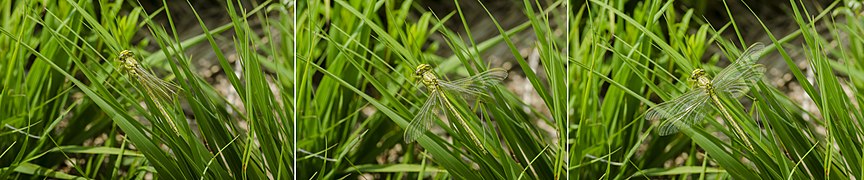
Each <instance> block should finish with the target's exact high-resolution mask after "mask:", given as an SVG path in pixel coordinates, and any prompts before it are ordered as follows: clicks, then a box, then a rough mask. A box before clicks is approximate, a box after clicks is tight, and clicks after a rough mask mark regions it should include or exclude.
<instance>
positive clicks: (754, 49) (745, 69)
mask: <svg viewBox="0 0 864 180" xmlns="http://www.w3.org/2000/svg"><path fill="white" fill-rule="evenodd" d="M764 48H765V46H764V45H762V44H761V43H756V44H753V45H752V46H750V47H749V48H747V50H746V51H744V53H742V54H741V56H740V57H739V58H738V60H736V61H735V63H733V64H731V65H729V66H728V67H726V68H724V69H723V70H722V71H720V73H718V74H717V77H715V78H714V80H712V82H711V84H713V85H714V89H715V91H718V92H726V93H730V94H731V96H732V97H733V98H739V97H741V96H743V95H744V94H746V93H747V91H749V90H750V86H749V84H750V83H753V82H755V81H757V80H759V79H760V78H762V76H763V75H764V74H765V67H764V66H762V65H760V64H756V61H758V60H759V57H760V56H761V54H762V50H763V49H764Z"/></svg>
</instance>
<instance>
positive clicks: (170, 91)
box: [117, 50, 179, 132]
mask: <svg viewBox="0 0 864 180" xmlns="http://www.w3.org/2000/svg"><path fill="white" fill-rule="evenodd" d="M117 60H118V61H120V63H122V64H121V68H122V70H123V71H124V72H126V74H127V75H128V76H129V81H130V82H138V84H140V85H141V86H140V87H141V88H143V91H144V92H145V93H146V94H147V95H148V96H150V97H151V98H153V102H154V103H155V105H156V106H157V107H156V108H158V110H159V112H161V113H162V115H164V117H165V118H168V120H169V121H171V122H170V123H171V127H172V128H173V129H174V131H175V132H177V131H178V130H177V127H176V126H175V125H174V122H173V120H171V116H169V115H168V113H167V112H166V111H165V109H164V107H163V106H165V104H164V103H166V102H167V103H168V104H170V102H171V101H172V100H173V96H175V94H176V90H177V89H179V88H178V87H177V85H174V84H172V83H170V82H167V81H165V80H162V79H160V78H158V77H156V76H154V75H153V74H151V73H150V71H147V70H145V69H144V68H142V67H141V64H140V63H138V60H136V59H135V54H134V53H132V51H129V50H123V51H122V52H120V56H119V57H118V59H117Z"/></svg>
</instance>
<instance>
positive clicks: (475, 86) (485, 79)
mask: <svg viewBox="0 0 864 180" xmlns="http://www.w3.org/2000/svg"><path fill="white" fill-rule="evenodd" d="M505 78H507V71H506V70H504V69H500V68H494V69H490V70H488V71H485V72H482V73H480V74H476V75H474V76H471V77H467V78H464V79H459V80H455V81H451V82H443V81H442V82H439V84H440V85H441V86H442V87H444V88H445V89H447V90H450V91H455V92H457V93H459V94H462V95H464V96H470V97H485V95H486V93H485V90H486V87H487V86H492V85H495V84H498V83H500V82H501V81H503V80H504V79H505Z"/></svg>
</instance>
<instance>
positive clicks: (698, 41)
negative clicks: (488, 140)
mask: <svg viewBox="0 0 864 180" xmlns="http://www.w3.org/2000/svg"><path fill="white" fill-rule="evenodd" d="M839 2H840V1H838V2H835V3H832V4H830V5H827V8H825V9H818V11H813V9H807V10H808V11H805V10H804V9H802V8H801V6H802V5H800V4H798V3H799V1H790V2H789V4H791V5H788V4H787V5H783V6H788V9H790V10H791V11H789V14H788V16H789V17H791V19H793V20H794V21H795V23H796V24H797V25H798V29H797V30H795V31H793V32H792V33H789V34H774V33H773V32H777V29H775V27H769V26H767V25H764V24H761V25H762V26H761V27H757V28H754V27H742V25H739V24H737V22H738V21H740V20H742V19H755V20H757V21H759V22H761V21H764V20H765V17H759V16H755V18H754V16H752V15H751V16H748V17H737V16H732V13H731V12H729V11H725V12H728V13H727V14H725V15H726V16H728V18H729V19H731V20H732V21H731V22H730V23H729V24H721V25H717V24H714V25H713V26H711V25H708V24H705V23H704V21H703V20H701V18H696V17H700V16H701V15H699V14H697V13H694V12H696V11H692V10H685V11H683V12H681V11H680V10H679V9H677V7H676V5H674V4H673V3H672V2H666V1H645V2H643V3H640V4H639V5H637V6H636V7H634V8H630V9H628V8H624V6H623V4H612V3H604V2H600V1H586V2H584V3H581V4H579V5H576V6H574V7H573V9H574V11H573V13H572V14H570V16H571V19H573V21H571V22H572V23H573V24H571V27H573V28H572V29H571V30H572V32H570V33H571V34H573V37H575V38H574V39H577V41H571V43H572V44H571V52H572V53H571V56H570V57H571V59H570V62H571V63H570V64H571V68H570V76H571V78H570V80H571V82H572V83H571V87H570V90H571V92H573V94H572V95H571V96H570V97H571V99H570V105H571V107H574V109H575V114H574V115H573V116H572V117H574V118H573V119H574V124H575V125H574V126H571V127H572V129H571V132H573V133H572V134H571V140H572V144H571V150H570V154H571V156H570V160H571V161H570V165H569V167H570V169H571V173H570V178H571V179H572V178H575V179H581V178H585V179H597V178H609V179H619V178H681V179H703V178H705V179H715V178H734V179H829V178H830V179H850V178H851V179H857V178H861V177H862V175H861V171H862V169H861V168H860V167H861V165H862V164H864V163H861V162H862V161H861V153H862V152H861V151H860V149H861V147H860V139H859V138H856V137H859V136H861V133H862V132H864V131H862V130H861V127H862V126H860V124H861V122H862V120H864V116H862V113H860V112H858V111H855V110H853V109H860V106H859V105H856V104H858V103H860V102H862V101H861V97H862V96H861V95H860V93H859V92H858V91H857V89H859V88H860V87H862V84H861V81H860V77H856V75H855V74H860V72H861V69H862V68H861V65H860V63H859V62H858V61H854V60H852V59H856V57H858V56H859V55H860V54H862V52H864V51H861V49H860V47H862V46H861V45H860V44H861V43H862V42H864V41H861V38H860V36H858V34H860V32H861V31H860V27H862V22H861V21H857V20H858V19H860V14H855V13H851V12H855V11H854V10H852V9H849V8H846V7H842V5H843V4H839ZM747 3H751V2H747ZM577 4H578V3H577ZM749 5H750V6H749V7H752V6H753V4H749ZM673 7H675V8H673ZM697 7H698V6H697ZM703 7H704V6H703ZM749 7H747V9H749ZM719 8H726V7H719ZM700 11H701V10H700ZM658 19H663V20H662V21H658ZM838 19H845V20H844V21H839V20H838ZM657 22H661V23H657ZM822 28H826V29H828V31H825V30H823V29H822ZM756 30H759V32H761V33H762V34H764V35H767V36H768V37H769V39H770V41H762V43H765V44H766V47H765V51H764V52H763V53H762V54H761V55H763V57H765V56H767V55H771V54H774V53H777V54H779V56H769V57H772V58H768V59H766V58H762V59H761V60H760V62H761V63H775V62H778V63H780V64H784V63H785V65H786V66H779V67H786V68H787V69H783V71H781V72H789V75H790V77H791V81H792V83H790V84H797V85H801V86H800V87H801V89H802V90H803V91H805V92H807V93H806V94H804V98H803V99H804V101H800V100H793V98H791V97H789V95H788V94H787V93H786V92H783V91H780V87H777V85H776V84H773V83H769V82H775V81H773V79H766V81H758V82H753V83H750V84H749V86H752V87H753V88H752V90H751V91H750V93H747V94H746V96H743V97H744V98H742V101H738V100H737V99H731V98H722V99H721V102H720V104H722V106H724V107H726V108H727V110H729V115H726V116H725V117H724V118H720V116H721V115H719V114H712V115H708V116H707V117H706V118H708V119H718V120H722V121H702V122H707V123H704V124H702V123H700V124H697V125H699V126H701V128H682V129H681V130H682V131H681V132H682V133H679V134H678V135H675V136H660V135H659V134H658V133H657V132H656V131H651V130H653V129H656V128H658V127H657V125H658V124H659V123H658V122H652V121H648V120H646V119H645V118H644V117H643V116H644V115H646V110H647V109H648V108H650V107H652V105H653V104H656V103H659V102H662V101H661V100H660V99H671V98H672V97H677V96H680V95H681V94H682V93H684V92H685V91H684V90H686V89H688V87H689V86H688V83H687V81H686V80H685V79H684V78H681V77H686V76H688V74H689V73H690V71H691V70H692V69H695V68H697V67H703V68H705V69H707V70H708V71H709V72H711V71H714V72H717V71H719V70H720V69H722V67H723V66H720V65H714V64H717V62H722V61H726V60H725V59H734V57H736V55H737V54H740V52H742V51H743V50H744V49H745V47H747V45H749V44H753V43H755V42H759V41H760V40H756V39H748V38H745V37H743V36H742V34H746V33H750V34H752V33H754V32H753V31H756ZM745 31H746V32H745ZM721 34H722V35H721ZM729 35H732V36H734V37H733V38H727V37H729ZM847 35H848V36H847ZM848 37H852V38H848ZM796 38H797V39H800V40H803V41H800V43H790V42H796V41H793V40H795V39H796ZM730 39H733V40H734V41H731V40H730ZM841 40H842V41H841ZM708 47H716V49H720V50H721V52H718V53H714V54H709V53H707V52H708V51H706V49H708ZM790 49H796V50H802V51H804V52H790V51H791V50H790ZM793 53H794V54H801V53H803V56H798V57H796V58H795V59H793V57H791V56H790V54H793ZM705 59H708V61H704V60H705ZM781 59H782V61H781ZM801 61H804V62H806V64H807V67H806V68H801V66H799V65H798V64H799V63H800V62H801ZM720 64H722V63H720ZM774 67H775V68H776V67H777V66H774ZM768 71H771V69H768ZM807 72H811V73H809V75H808V73H807ZM769 77H771V76H769ZM847 94H852V95H851V96H847ZM809 102H812V103H814V104H815V107H816V110H817V111H818V112H810V111H808V110H805V109H804V108H802V107H803V106H804V105H802V104H803V103H809ZM732 122H737V123H738V124H740V127H741V130H740V132H743V135H736V134H738V133H735V131H739V130H734V128H733V127H732V126H730V124H732ZM744 137H746V138H748V139H744ZM747 141H752V148H751V147H750V146H748V145H747V143H740V142H747Z"/></svg>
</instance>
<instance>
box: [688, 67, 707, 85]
mask: <svg viewBox="0 0 864 180" xmlns="http://www.w3.org/2000/svg"><path fill="white" fill-rule="evenodd" d="M690 80H693V81H696V86H697V87H701V88H707V87H710V86H711V79H710V78H708V74H706V73H705V70H704V69H696V70H693V72H692V73H691V75H690Z"/></svg>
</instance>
